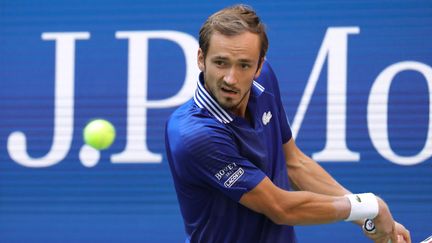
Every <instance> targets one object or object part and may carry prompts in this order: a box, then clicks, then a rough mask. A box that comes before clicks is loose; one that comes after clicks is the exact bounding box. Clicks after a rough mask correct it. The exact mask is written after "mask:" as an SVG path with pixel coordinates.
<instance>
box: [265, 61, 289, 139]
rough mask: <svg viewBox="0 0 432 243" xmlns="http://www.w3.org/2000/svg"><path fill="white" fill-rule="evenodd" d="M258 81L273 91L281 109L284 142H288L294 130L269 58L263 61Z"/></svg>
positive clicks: (280, 121)
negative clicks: (289, 121)
mask: <svg viewBox="0 0 432 243" xmlns="http://www.w3.org/2000/svg"><path fill="white" fill-rule="evenodd" d="M257 81H258V82H259V83H262V84H263V86H264V87H265V88H266V89H267V88H269V89H270V90H271V91H270V92H272V93H273V95H274V97H275V100H276V103H277V107H278V111H279V117H278V119H279V124H280V129H281V135H282V144H284V143H286V142H288V141H289V140H290V139H291V137H292V132H291V128H290V125H289V123H288V118H287V115H286V113H285V108H284V106H283V104H282V100H281V95H280V91H279V82H278V80H277V77H276V74H275V73H274V71H273V69H272V68H271V66H270V64H269V62H268V61H267V60H265V61H264V63H263V68H262V70H261V74H260V76H259V77H258V79H257Z"/></svg>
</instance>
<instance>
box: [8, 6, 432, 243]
mask: <svg viewBox="0 0 432 243" xmlns="http://www.w3.org/2000/svg"><path fill="white" fill-rule="evenodd" d="M234 3H236V2H234V1H225V0H223V1H217V2H210V1H209V2H206V1H180V2H179V1H174V0H162V1H137V0H124V1H111V0H106V1H52V0H40V1H30V0H27V1H25V0H2V1H1V2H0V241H1V242H184V239H185V233H184V227H183V223H182V218H181V215H180V211H179V206H178V203H177V198H176V195H175V191H174V187H173V183H172V179H171V175H170V172H169V167H168V163H167V159H166V154H165V150H164V127H165V122H166V120H167V118H168V116H169V115H170V114H171V113H172V112H173V111H174V109H176V108H177V107H178V106H179V105H181V104H183V103H184V102H186V101H187V100H189V99H190V98H191V97H192V95H193V92H194V89H195V86H196V81H197V78H198V73H199V70H198V67H197V64H196V55H197V50H198V39H197V38H198V30H199V28H200V26H201V24H202V23H203V22H204V21H205V19H206V18H207V17H208V16H209V15H210V14H212V13H213V12H215V11H217V10H219V9H221V8H223V7H225V6H228V5H232V4H234ZM245 3H246V4H249V5H251V6H253V7H254V8H255V9H256V11H257V12H258V14H259V15H260V16H261V17H262V19H263V20H264V22H265V23H266V25H267V29H268V36H269V39H270V48H269V52H268V55H267V60H268V61H269V62H270V63H271V65H272V66H273V69H274V70H275V72H276V74H277V76H278V79H279V82H280V83H279V85H280V89H281V95H282V100H283V103H284V106H285V110H286V112H287V115H288V119H289V121H290V125H291V128H292V131H293V134H294V136H295V138H296V141H297V144H298V145H299V147H300V148H302V150H303V151H304V152H305V153H307V154H308V155H310V156H312V157H313V158H314V159H315V160H317V161H318V162H319V163H320V164H321V165H322V166H323V167H324V168H325V169H327V170H328V171H329V172H330V173H331V174H332V175H333V176H334V177H335V178H336V179H337V180H338V181H339V182H340V183H341V184H343V185H344V186H345V187H347V188H348V189H350V190H351V191H353V192H368V191H372V192H374V193H376V194H377V195H379V196H381V197H382V198H384V199H385V200H386V202H387V203H388V204H389V206H390V208H391V210H392V212H393V216H394V217H395V219H397V220H398V221H400V222H401V223H403V224H404V225H405V226H406V227H407V228H408V229H409V230H410V231H411V234H412V237H413V242H419V241H421V240H422V239H424V238H426V237H427V236H428V235H430V234H432V224H431V219H432V208H431V204H432V176H431V175H432V158H431V157H432V2H431V1H408V0H395V1H371V0H365V1H342V0H334V1H325V0H313V1H276V0H275V1H249V2H245ZM95 118H103V119H107V120H109V121H111V122H112V123H113V124H114V126H115V128H116V130H117V137H116V140H115V142H114V144H113V146H111V147H110V148H109V149H107V150H103V151H100V152H99V151H96V150H93V149H91V148H89V147H88V146H86V145H84V143H83V139H82V132H83V128H84V127H85V125H86V124H87V123H88V122H89V121H91V120H92V119H95ZM296 228H297V232H298V238H299V240H300V242H317V241H321V242H369V241H368V240H367V239H366V238H365V237H364V236H363V235H362V231H361V230H360V229H359V227H357V226H354V225H352V224H349V223H344V222H341V223H335V224H329V225H319V226H302V227H296Z"/></svg>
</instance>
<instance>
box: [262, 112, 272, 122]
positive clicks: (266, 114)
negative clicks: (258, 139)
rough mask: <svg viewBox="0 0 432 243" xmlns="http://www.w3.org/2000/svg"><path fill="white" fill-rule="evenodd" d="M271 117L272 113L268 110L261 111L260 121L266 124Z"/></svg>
mask: <svg viewBox="0 0 432 243" xmlns="http://www.w3.org/2000/svg"><path fill="white" fill-rule="evenodd" d="M271 119H272V113H271V112H270V111H267V112H264V113H263V116H262V122H263V124H264V125H267V124H268V123H269V122H270V120H271Z"/></svg>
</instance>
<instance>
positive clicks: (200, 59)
mask: <svg viewBox="0 0 432 243" xmlns="http://www.w3.org/2000/svg"><path fill="white" fill-rule="evenodd" d="M197 61H198V68H199V69H200V70H201V72H204V69H205V58H204V52H203V51H202V50H201V48H199V49H198V59H197Z"/></svg>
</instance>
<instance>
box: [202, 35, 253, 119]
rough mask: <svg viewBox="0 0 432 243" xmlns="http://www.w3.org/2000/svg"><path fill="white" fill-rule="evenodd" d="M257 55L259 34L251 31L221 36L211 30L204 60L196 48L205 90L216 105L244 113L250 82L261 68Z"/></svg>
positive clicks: (238, 113) (240, 114)
mask: <svg viewBox="0 0 432 243" xmlns="http://www.w3.org/2000/svg"><path fill="white" fill-rule="evenodd" d="M259 54H260V39H259V36H258V35H257V34H254V33H251V32H244V33H242V34H239V35H235V36H225V35H222V34H220V33H219V32H217V31H215V32H214V33H213V34H212V36H211V39H210V45H209V48H208V52H207V56H206V58H205V60H204V54H203V52H202V50H201V49H199V51H198V66H199V68H200V69H201V71H202V72H203V73H204V80H205V87H206V89H207V90H208V91H209V92H210V94H211V95H212V96H213V97H214V98H215V99H216V101H217V102H218V103H219V105H221V106H222V107H223V108H225V109H228V110H230V111H232V112H233V113H235V114H237V115H239V116H244V113H245V110H246V106H247V102H248V100H249V94H250V89H251V87H252V82H253V80H254V78H257V77H258V76H259V73H260V71H261V67H259V68H258V61H259Z"/></svg>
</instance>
